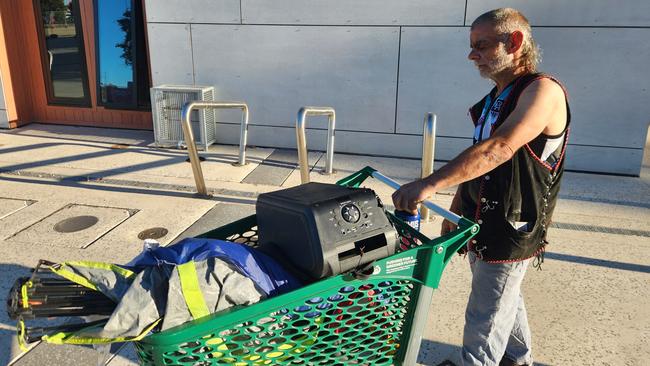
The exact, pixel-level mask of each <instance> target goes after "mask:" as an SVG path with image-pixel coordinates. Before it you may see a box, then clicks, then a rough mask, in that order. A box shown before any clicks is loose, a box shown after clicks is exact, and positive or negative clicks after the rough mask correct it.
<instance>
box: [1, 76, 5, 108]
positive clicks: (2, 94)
mask: <svg viewBox="0 0 650 366" xmlns="http://www.w3.org/2000/svg"><path fill="white" fill-rule="evenodd" d="M0 109H7V105H6V104H5V92H4V84H3V82H2V75H0Z"/></svg>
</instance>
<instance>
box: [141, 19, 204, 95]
mask: <svg viewBox="0 0 650 366" xmlns="http://www.w3.org/2000/svg"><path fill="white" fill-rule="evenodd" d="M147 36H148V37H149V62H150V63H151V78H152V85H162V84H181V85H192V84H193V83H194V78H193V75H192V40H191V37H190V25H188V24H155V23H149V24H147Z"/></svg>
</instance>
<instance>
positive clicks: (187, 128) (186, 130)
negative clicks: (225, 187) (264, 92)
mask: <svg viewBox="0 0 650 366" xmlns="http://www.w3.org/2000/svg"><path fill="white" fill-rule="evenodd" d="M195 109H241V110H242V121H241V131H240V134H239V161H238V162H237V163H234V164H233V165H236V166H242V165H245V164H246V141H247V138H248V105H247V104H246V103H241V102H201V101H193V102H187V103H185V104H184V105H183V109H182V111H181V120H182V123H181V126H182V128H183V136H184V137H185V145H187V153H188V155H189V157H190V164H191V165H192V173H193V174H194V182H195V183H196V190H197V192H198V193H199V194H201V195H204V196H207V195H208V194H207V188H206V186H205V179H204V178H203V170H202V169H201V162H200V161H199V154H198V153H197V150H196V143H195V142H194V133H193V132H192V126H191V124H190V114H191V112H192V111H193V110H195ZM206 149H207V146H206Z"/></svg>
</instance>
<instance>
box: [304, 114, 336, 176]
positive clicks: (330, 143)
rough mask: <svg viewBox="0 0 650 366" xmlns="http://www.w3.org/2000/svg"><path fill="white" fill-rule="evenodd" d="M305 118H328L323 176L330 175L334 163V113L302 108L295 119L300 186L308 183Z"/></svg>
mask: <svg viewBox="0 0 650 366" xmlns="http://www.w3.org/2000/svg"><path fill="white" fill-rule="evenodd" d="M307 116H328V127H327V160H326V162H325V170H324V172H323V174H328V175H329V174H332V172H333V169H332V164H333V162H334V131H335V125H336V112H335V111H334V108H331V107H302V108H300V110H299V111H298V118H297V119H296V140H297V148H298V164H299V167H300V181H301V184H305V183H309V161H308V159H307V138H306V136H305V120H306V119H307Z"/></svg>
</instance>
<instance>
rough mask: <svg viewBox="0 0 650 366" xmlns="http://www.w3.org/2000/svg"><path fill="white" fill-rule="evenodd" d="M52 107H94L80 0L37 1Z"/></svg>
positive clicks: (46, 81) (47, 89)
mask: <svg viewBox="0 0 650 366" xmlns="http://www.w3.org/2000/svg"><path fill="white" fill-rule="evenodd" d="M34 8H35V9H36V13H37V18H36V19H37V28H38V33H39V44H40V48H41V59H42V60H43V70H44V76H45V88H46V91H47V99H48V103H49V104H59V105H72V106H85V107H88V106H90V97H89V93H88V79H87V73H86V56H85V53H84V42H83V32H82V28H81V18H80V16H79V14H80V13H79V2H78V0H35V1H34Z"/></svg>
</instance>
